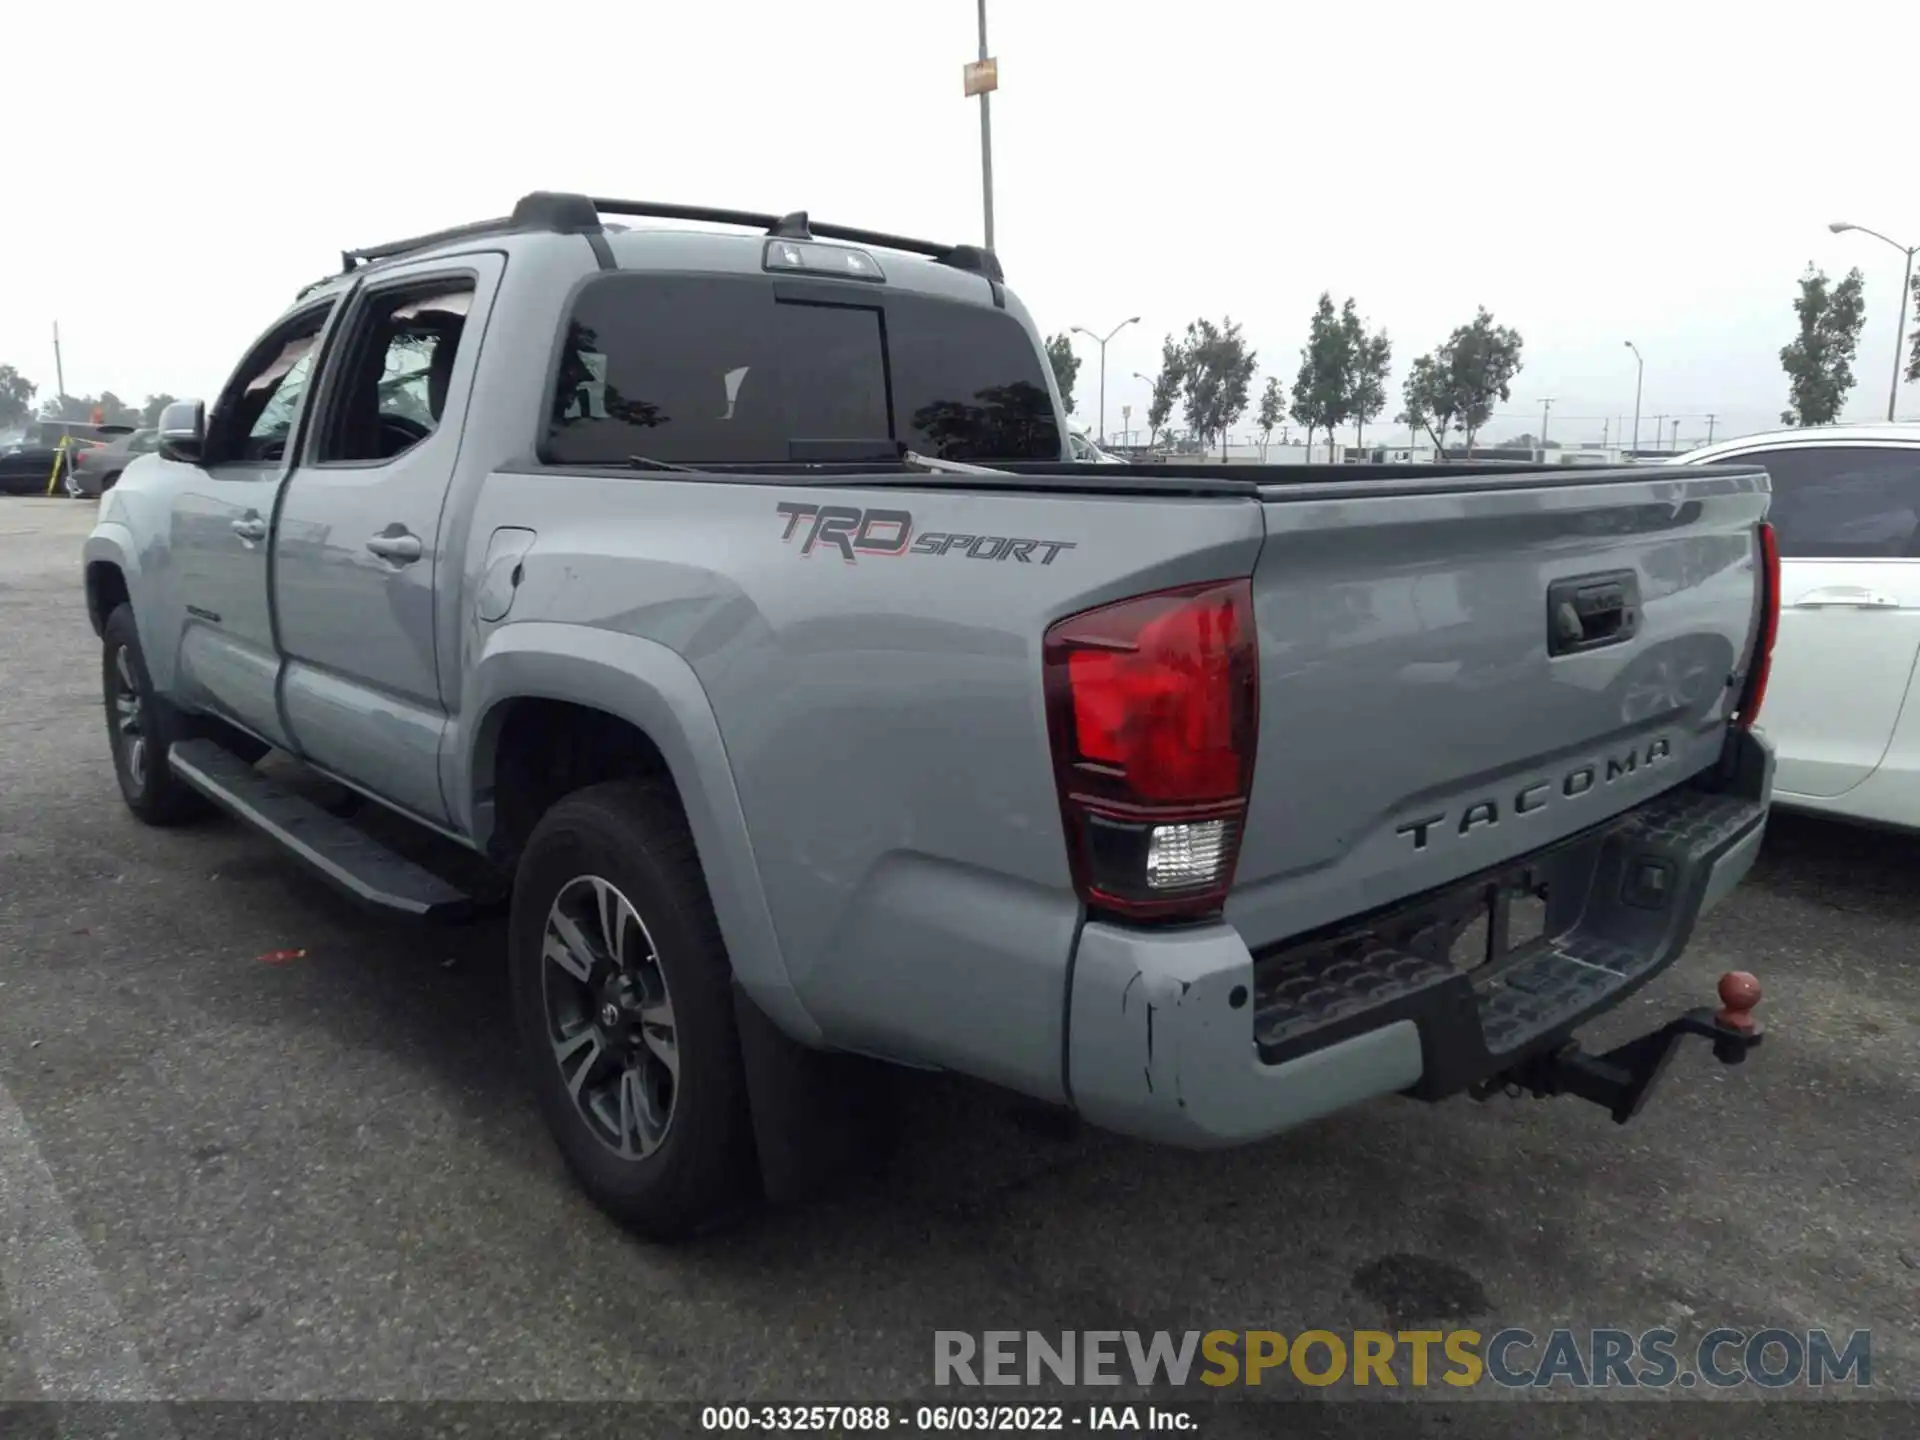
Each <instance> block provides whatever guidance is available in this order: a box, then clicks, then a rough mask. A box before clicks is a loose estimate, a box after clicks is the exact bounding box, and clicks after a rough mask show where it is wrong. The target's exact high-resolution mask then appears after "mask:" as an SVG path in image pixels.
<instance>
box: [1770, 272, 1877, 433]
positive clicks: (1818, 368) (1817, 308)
mask: <svg viewBox="0 0 1920 1440" xmlns="http://www.w3.org/2000/svg"><path fill="white" fill-rule="evenodd" d="M1865 284H1866V282H1865V280H1864V279H1863V277H1862V276H1861V274H1860V271H1859V270H1858V269H1857V268H1856V269H1853V270H1849V271H1848V272H1847V278H1846V279H1844V280H1842V281H1841V282H1840V283H1839V284H1838V285H1835V284H1833V283H1832V282H1831V281H1830V280H1828V279H1827V276H1826V272H1825V271H1822V270H1816V269H1815V268H1814V267H1813V265H1812V264H1811V263H1809V264H1808V266H1807V271H1806V274H1804V275H1802V276H1801V277H1800V294H1799V296H1798V297H1797V298H1796V299H1795V300H1794V302H1793V309H1794V313H1795V314H1796V315H1798V316H1799V317H1800V333H1799V334H1798V335H1796V336H1794V338H1793V339H1792V341H1790V342H1789V343H1788V344H1786V345H1783V346H1781V347H1780V368H1781V369H1783V370H1785V371H1786V372H1787V396H1788V402H1789V403H1788V406H1787V408H1786V409H1785V410H1783V411H1781V412H1780V423H1781V424H1782V425H1831V424H1832V423H1833V422H1834V421H1835V420H1837V419H1838V418H1839V416H1840V407H1841V406H1842V405H1844V404H1846V401H1847V393H1848V392H1849V391H1850V390H1852V389H1853V357H1854V353H1855V352H1856V351H1857V350H1859V348H1860V327H1861V326H1862V325H1864V324H1865V323H1866V318H1867V308H1866V297H1865V295H1864V294H1863V293H1862V292H1863V290H1864V288H1865Z"/></svg>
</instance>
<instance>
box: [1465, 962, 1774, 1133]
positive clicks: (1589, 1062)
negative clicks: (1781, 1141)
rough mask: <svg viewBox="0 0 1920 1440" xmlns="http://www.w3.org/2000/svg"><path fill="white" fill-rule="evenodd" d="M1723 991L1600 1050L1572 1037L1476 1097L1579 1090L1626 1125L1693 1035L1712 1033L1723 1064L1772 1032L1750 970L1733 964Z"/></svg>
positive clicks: (1736, 1059)
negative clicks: (1716, 1000) (1715, 1004)
mask: <svg viewBox="0 0 1920 1440" xmlns="http://www.w3.org/2000/svg"><path fill="white" fill-rule="evenodd" d="M1719 991H1720V1008H1719V1009H1718V1010H1710V1009H1707V1008H1704V1007H1703V1008H1701V1009H1698V1010H1689V1011H1688V1012H1687V1013H1686V1014H1684V1015H1681V1016H1679V1017H1678V1018H1676V1019H1673V1020H1670V1021H1668V1022H1667V1023H1666V1024H1665V1025H1662V1026H1661V1027H1660V1028H1659V1029H1658V1030H1655V1031H1653V1032H1651V1033H1650V1034H1646V1035H1642V1036H1640V1037H1639V1038H1638V1039H1637V1040H1629V1041H1627V1043H1626V1044H1624V1045H1619V1046H1616V1047H1615V1048H1614V1049H1612V1050H1609V1051H1607V1052H1605V1053H1604V1054H1600V1055H1592V1054H1588V1053H1587V1052H1586V1051H1584V1050H1582V1049H1581V1048H1580V1043H1579V1041H1577V1040H1569V1041H1567V1042H1566V1043H1565V1044H1563V1045H1561V1046H1559V1047H1558V1048H1557V1049H1554V1050H1549V1051H1546V1052H1544V1053H1542V1054H1539V1055H1536V1056H1533V1057H1531V1058H1530V1059H1528V1060H1527V1061H1526V1062H1525V1063H1524V1064H1521V1065H1519V1066H1517V1067H1515V1068H1514V1069H1512V1070H1509V1071H1507V1072H1505V1073H1504V1074H1501V1075H1498V1076H1496V1077H1494V1078H1493V1079H1492V1080H1490V1081H1488V1082H1486V1083H1485V1084H1483V1085H1479V1086H1476V1087H1475V1088H1474V1090H1473V1092H1472V1093H1473V1096H1474V1098H1475V1099H1481V1100H1483V1099H1485V1098H1486V1097H1487V1096H1488V1095H1491V1094H1493V1093H1494V1092H1495V1091H1507V1092H1509V1093H1515V1092H1524V1093H1527V1094H1531V1095H1536V1096H1541V1097H1546V1096H1553V1095H1574V1096H1578V1097H1579V1098H1580V1099H1582V1100H1591V1101H1593V1102H1594V1104H1596V1105H1600V1106H1602V1107H1604V1108H1605V1109H1606V1111H1607V1112H1608V1113H1609V1114H1610V1115H1612V1116H1613V1120H1614V1123H1615V1124H1616V1125H1624V1124H1626V1123H1627V1122H1628V1121H1629V1120H1631V1119H1632V1118H1633V1117H1634V1116H1635V1115H1638V1114H1639V1113H1640V1111H1641V1110H1642V1109H1643V1108H1644V1107H1645V1106H1646V1103H1647V1100H1648V1098H1649V1097H1650V1096H1651V1095H1652V1093H1653V1087H1654V1086H1655V1085H1657V1084H1658V1083H1659V1081H1660V1077H1661V1075H1662V1074H1664V1073H1665V1071H1666V1068H1667V1063H1668V1062H1669V1061H1670V1060H1672V1059H1673V1056H1674V1052H1675V1051H1677V1050H1678V1049H1679V1048H1680V1042H1681V1041H1682V1040H1684V1039H1686V1038H1687V1036H1689V1035H1698V1036H1700V1037H1701V1038H1703V1039H1706V1040H1710V1041H1711V1042H1712V1043H1713V1058H1714V1059H1716V1060H1718V1061H1719V1062H1720V1063H1721V1064H1722V1065H1738V1064H1740V1062H1741V1061H1743V1060H1745V1059H1746V1058H1747V1052H1748V1051H1749V1050H1751V1049H1753V1048H1754V1047H1755V1046H1756V1045H1758V1044H1759V1043H1760V1042H1761V1041H1762V1040H1763V1039H1765V1038H1766V1031H1765V1028H1764V1027H1763V1026H1762V1025H1761V1023H1760V1022H1759V1021H1758V1020H1755V1019H1754V1018H1753V1010H1754V1007H1755V1006H1756V1005H1758V1004H1759V1003H1760V982H1759V981H1758V980H1756V979H1754V977H1753V976H1751V975H1749V974H1748V973H1747V972H1746V971H1744V970H1731V971H1728V972H1727V973H1726V974H1725V975H1723V976H1721V977H1720V986H1719Z"/></svg>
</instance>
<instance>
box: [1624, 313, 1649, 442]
mask: <svg viewBox="0 0 1920 1440" xmlns="http://www.w3.org/2000/svg"><path fill="white" fill-rule="evenodd" d="M1626 346H1627V349H1629V350H1631V351H1633V363H1634V365H1635V366H1636V367H1638V368H1637V369H1636V370H1635V372H1634V380H1633V450H1631V451H1628V452H1627V453H1628V457H1629V458H1631V457H1632V455H1633V453H1634V451H1637V450H1638V449H1639V448H1640V386H1641V384H1642V383H1643V382H1644V381H1645V380H1646V378H1647V362H1646V361H1645V360H1644V359H1642V358H1641V355H1640V347H1639V346H1638V345H1636V344H1634V343H1633V342H1632V341H1631V340H1629V341H1627V342H1626Z"/></svg>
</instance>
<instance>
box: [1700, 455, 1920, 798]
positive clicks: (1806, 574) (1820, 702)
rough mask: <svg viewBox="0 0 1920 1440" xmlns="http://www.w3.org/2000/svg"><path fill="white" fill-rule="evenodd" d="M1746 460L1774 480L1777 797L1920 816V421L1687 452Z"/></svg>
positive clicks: (1771, 724) (1772, 725) (1704, 459)
mask: <svg viewBox="0 0 1920 1440" xmlns="http://www.w3.org/2000/svg"><path fill="white" fill-rule="evenodd" d="M1734 460H1737V461H1740V462H1742V463H1746V464H1757V465H1761V466H1764V467H1765V468H1766V471H1767V473H1768V475H1769V476H1771V477H1772V479H1773V508H1772V512H1771V515H1770V517H1769V518H1770V519H1771V520H1772V522H1773V527H1774V533H1775V535H1776V536H1777V537H1778V540H1779V544H1780V582H1781V594H1780V633H1779V639H1778V640H1777V642H1776V643H1775V645H1774V652H1773V674H1772V678H1771V680H1770V681H1769V683H1768V686H1767V704H1766V714H1765V717H1764V719H1762V721H1761V722H1760V724H1761V728H1762V729H1764V730H1765V731H1766V732H1767V734H1768V735H1769V736H1770V737H1771V738H1772V740H1773V743H1774V746H1775V747H1776V750H1777V752H1778V766H1779V768H1778V770H1777V771H1776V773H1775V779H1774V801H1775V803H1776V804H1779V805H1783V806H1789V807H1792V808H1796V809H1804V810H1819V811H1823V812H1826V813H1828V814H1832V815H1836V816H1842V817H1845V818H1849V819H1855V820H1868V821H1876V822H1880V823H1884V824H1891V825H1897V826H1900V827H1902V828H1904V829H1920V695H1916V694H1915V690H1916V686H1915V675H1914V662H1915V659H1916V657H1920V424H1883V425H1827V426H1816V427H1813V428H1809V429H1805V430H1782V431H1776V432H1773V433H1771V434H1765V435H1745V436H1742V437H1741V438H1740V439H1738V440H1724V441H1721V442H1720V443H1719V444H1716V445H1709V446H1707V447H1705V448H1704V449H1700V450H1695V451H1692V452H1690V453H1688V454H1687V455H1684V456H1682V457H1681V458H1680V462H1679V463H1681V464H1684V465H1710V464H1714V463H1716V462H1720V461H1734ZM1910 696H1911V697H1913V698H1912V700H1911V701H1910V700H1909V697H1910Z"/></svg>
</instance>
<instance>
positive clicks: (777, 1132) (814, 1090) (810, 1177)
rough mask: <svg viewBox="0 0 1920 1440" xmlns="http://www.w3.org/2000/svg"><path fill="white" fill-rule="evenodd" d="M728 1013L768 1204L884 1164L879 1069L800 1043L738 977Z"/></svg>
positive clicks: (886, 1135)
mask: <svg viewBox="0 0 1920 1440" xmlns="http://www.w3.org/2000/svg"><path fill="white" fill-rule="evenodd" d="M733 1012H734V1017H735V1021H736V1025H737V1028H738V1030H739V1034H740V1063H741V1067H742V1069H743V1070H744V1071H745V1073H746V1081H747V1104H748V1106H749V1107H750V1109H751V1112H752V1118H753V1138H754V1149H755V1152H756V1154H757V1156H758V1159H759V1162H760V1186H761V1191H762V1193H763V1194H764V1196H765V1198H766V1200H767V1203H768V1204H770V1205H787V1204H796V1203H799V1202H802V1201H805V1200H810V1199H813V1198H815V1197H816V1196H818V1195H820V1194H822V1193H824V1192H826V1191H828V1190H831V1189H833V1188H835V1187H836V1186H837V1185H838V1184H840V1183H841V1182H842V1181H844V1180H846V1179H848V1178H851V1177H853V1176H857V1175H859V1174H862V1173H865V1172H867V1171H870V1170H872V1169H875V1168H877V1167H878V1166H880V1165H881V1164H884V1163H885V1161H886V1159H887V1157H888V1156H889V1155H890V1154H891V1153H892V1150H893V1141H894V1137H895V1134H896V1128H895V1123H894V1118H895V1117H894V1106H893V1100H894V1095H895V1090H894V1084H893V1077H892V1076H890V1075H887V1074H884V1073H879V1072H881V1071H883V1069H884V1067H882V1066H881V1065H880V1064H879V1063H878V1062H876V1061H872V1060H867V1059H864V1058H862V1057H859V1056H855V1055H842V1054H836V1053H832V1052H828V1051H822V1050H814V1049H810V1048H809V1047H807V1046H805V1045H802V1044H800V1043H799V1042H798V1041H796V1040H794V1039H793V1038H792V1037H791V1036H789V1035H787V1034H786V1033H785V1032H784V1031H782V1030H781V1029H780V1028H779V1027H778V1026H777V1025H775V1024H774V1023H773V1021H771V1020H769V1019H768V1018H767V1016H766V1014H765V1012H763V1011H762V1010H761V1009H760V1007H759V1006H758V1005H755V1004H754V1003H753V1001H752V1000H751V999H749V998H748V996H747V993H746V992H745V991H744V990H742V989H741V988H740V986H739V984H738V983H737V982H736V983H735V985H734V987H733Z"/></svg>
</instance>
